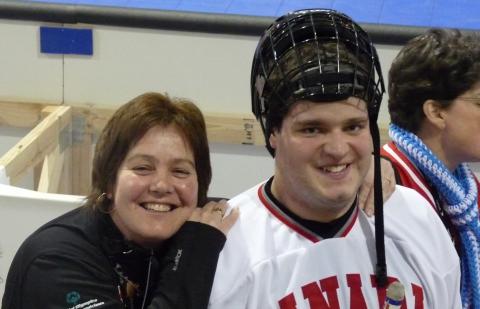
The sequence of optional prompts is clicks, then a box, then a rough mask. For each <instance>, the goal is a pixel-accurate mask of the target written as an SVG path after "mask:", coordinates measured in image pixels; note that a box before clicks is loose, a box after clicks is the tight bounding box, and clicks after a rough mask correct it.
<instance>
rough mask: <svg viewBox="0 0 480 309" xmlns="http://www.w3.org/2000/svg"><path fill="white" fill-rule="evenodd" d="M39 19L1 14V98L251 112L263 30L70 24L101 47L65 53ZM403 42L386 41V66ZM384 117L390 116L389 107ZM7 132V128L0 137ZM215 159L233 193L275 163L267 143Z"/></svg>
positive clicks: (221, 190)
mask: <svg viewBox="0 0 480 309" xmlns="http://www.w3.org/2000/svg"><path fill="white" fill-rule="evenodd" d="M48 25H51V24H48ZM39 26H40V24H38V23H34V22H19V21H9V20H0V37H2V40H0V59H4V61H2V71H3V72H8V74H0V100H4V101H20V102H22V101H23V102H32V101H33V102H44V103H50V104H95V105H107V106H118V105H120V104H123V103H125V102H127V101H128V100H130V99H131V98H133V97H135V96H136V95H138V94H140V93H143V92H145V91H159V92H168V93H169V94H170V95H171V96H181V97H187V98H190V99H192V100H193V101H195V102H196V103H197V104H198V105H199V106H200V108H201V109H202V111H204V112H206V113H209V112H220V113H241V114H250V84H249V82H250V67H251V61H252V57H253V52H254V49H255V47H256V44H257V40H258V38H257V37H252V36H234V35H218V34H206V33H188V32H178V31H165V30H149V29H129V28H121V27H109V26H91V25H73V26H72V25H69V26H71V27H79V28H86V27H90V28H93V35H94V55H93V56H70V55H67V56H62V55H45V54H41V53H40V52H39V50H40V48H39ZM397 49H398V48H397V47H394V46H379V52H380V57H381V60H382V64H383V65H384V68H385V71H386V70H387V69H388V64H389V63H390V61H391V59H392V57H393V56H394V55H395V54H396V52H397ZM381 121H382V122H384V123H387V122H388V116H387V113H386V109H385V108H383V109H382V112H381ZM4 135H8V134H6V133H4V130H3V129H2V128H0V144H3V138H4V137H3V136H4ZM1 150H2V149H1V148H0V154H2V153H3V152H1ZM3 151H5V150H3ZM212 162H213V169H214V176H213V184H212V187H211V191H210V194H211V195H215V196H232V195H233V194H235V192H239V191H241V190H243V189H245V188H246V187H248V186H249V185H253V184H255V183H257V182H258V181H260V180H262V179H264V178H266V177H268V176H269V175H270V174H271V171H272V167H273V163H272V162H271V159H270V157H269V155H268V153H267V152H266V150H264V149H263V147H255V146H240V145H212ZM232 162H234V163H233V164H232Z"/></svg>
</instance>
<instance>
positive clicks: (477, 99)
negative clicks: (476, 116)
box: [457, 97, 480, 106]
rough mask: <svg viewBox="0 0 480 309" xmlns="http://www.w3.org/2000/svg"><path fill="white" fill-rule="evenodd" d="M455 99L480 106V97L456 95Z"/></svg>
mask: <svg viewBox="0 0 480 309" xmlns="http://www.w3.org/2000/svg"><path fill="white" fill-rule="evenodd" d="M457 99H460V100H463V101H467V102H472V103H473V104H475V105H478V106H480V97H458V98H457Z"/></svg>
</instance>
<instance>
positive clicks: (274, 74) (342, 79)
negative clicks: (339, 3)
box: [250, 9, 387, 286]
mask: <svg viewBox="0 0 480 309" xmlns="http://www.w3.org/2000/svg"><path fill="white" fill-rule="evenodd" d="M250 87H251V95H252V111H253V113H254V114H255V117H256V118H257V120H258V121H259V122H260V124H261V126H262V130H263V133H264V135H265V142H266V146H267V149H268V151H269V152H270V154H272V155H275V152H274V149H272V147H271V146H270V143H269V137H270V134H271V133H272V131H273V129H274V128H279V127H280V126H281V123H282V121H283V118H284V117H285V115H286V114H287V113H288V110H289V109H290V106H292V104H293V103H295V102H296V101H299V100H309V101H313V102H319V103H322V102H332V101H338V100H343V99H346V98H348V97H350V96H353V97H358V98H360V99H362V100H364V101H365V102H366V103H367V107H368V114H369V121H370V132H371V134H372V141H373V153H374V170H375V173H374V175H375V176H374V202H375V242H376V244H375V245H376V254H377V268H376V275H377V284H378V286H386V284H387V267H386V261H385V243H384V235H383V234H384V228H383V197H382V183H381V171H380V134H379V130H378V125H377V117H378V112H379V109H380V103H381V101H382V96H383V94H384V92H385V86H384V82H383V77H382V71H381V68H380V61H379V59H378V55H377V51H376V49H375V47H374V46H373V43H372V41H371V40H370V38H369V36H368V34H367V33H366V32H365V31H364V30H363V29H362V28H361V27H360V26H359V25H358V24H357V23H355V22H354V21H353V20H352V19H351V18H350V17H348V16H347V15H345V14H342V13H340V12H337V11H334V10H327V9H306V10H299V11H294V12H291V13H289V14H287V15H284V16H282V17H279V18H278V19H277V20H276V21H275V22H274V23H273V24H271V25H270V26H269V27H268V28H267V29H266V30H265V32H264V33H263V35H262V37H261V38H260V41H259V43H258V45H257V49H256V51H255V55H254V58H253V64H252V73H251V79H250Z"/></svg>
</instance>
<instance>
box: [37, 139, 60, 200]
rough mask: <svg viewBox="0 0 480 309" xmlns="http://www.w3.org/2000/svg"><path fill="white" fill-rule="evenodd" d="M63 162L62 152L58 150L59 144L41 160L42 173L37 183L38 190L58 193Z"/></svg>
mask: <svg viewBox="0 0 480 309" xmlns="http://www.w3.org/2000/svg"><path fill="white" fill-rule="evenodd" d="M63 162H64V155H63V152H61V150H60V144H57V146H56V147H55V149H54V150H53V151H52V152H51V153H49V154H47V155H46V157H45V159H44V160H43V168H42V173H41V175H40V180H39V183H38V188H37V191H38V192H48V193H59V188H60V182H61V181H62V180H61V179H60V178H61V175H62V170H63V168H64V166H63Z"/></svg>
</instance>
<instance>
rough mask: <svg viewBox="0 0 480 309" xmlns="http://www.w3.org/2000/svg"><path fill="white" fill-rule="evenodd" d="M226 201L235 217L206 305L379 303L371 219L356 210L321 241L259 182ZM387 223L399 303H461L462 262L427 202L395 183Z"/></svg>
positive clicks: (448, 308)
mask: <svg viewBox="0 0 480 309" xmlns="http://www.w3.org/2000/svg"><path fill="white" fill-rule="evenodd" d="M229 204H230V206H232V207H239V209H240V218H239V220H238V221H237V223H236V224H235V225H234V227H233V228H232V230H231V231H230V232H229V234H228V239H227V242H226V244H225V247H224V249H223V251H222V253H221V255H220V259H219V263H218V267H217V271H216V275H215V281H214V286H213V290H212V294H211V298H210V304H209V308H211V309H243V308H252V309H253V308H255V309H267V308H281V309H307V308H308V309H333V308H352V309H363V308H383V304H384V302H385V294H386V293H385V289H384V288H379V289H377V288H376V281H375V275H374V274H375V271H374V269H375V261H376V255H375V240H374V229H375V227H374V219H373V218H368V217H366V216H365V215H364V213H363V212H362V211H359V210H358V209H355V211H354V212H353V214H352V215H351V218H350V219H349V220H348V221H347V223H346V224H345V225H344V227H343V228H342V230H341V231H340V232H339V233H338V234H337V236H336V237H334V238H330V239H322V238H321V237H319V236H318V235H315V234H314V233H312V232H311V231H309V230H308V229H306V228H305V227H303V226H301V225H300V224H299V223H298V222H296V221H295V220H293V219H292V218H290V217H288V216H286V214H285V213H283V212H282V211H281V210H280V209H279V208H278V207H277V206H276V205H275V204H274V203H273V202H272V201H271V200H269V199H268V198H267V196H266V195H265V191H264V184H260V185H257V186H255V187H254V188H252V189H250V190H248V191H246V192H244V193H242V194H240V195H238V196H236V197H235V198H233V199H232V200H230V201H229ZM384 220H385V252H386V259H387V272H388V276H389V280H391V281H393V280H398V281H400V282H401V283H402V284H403V285H404V287H405V300H404V302H403V304H402V307H401V308H402V309H407V308H411V309H422V308H434V309H457V308H461V300H460V266H459V259H458V256H457V253H456V251H455V249H454V247H453V244H452V242H451V239H450V237H449V235H448V233H447V231H446V230H445V228H444V226H443V224H442V222H441V221H440V219H439V218H438V215H437V214H436V213H435V211H434V210H433V209H432V207H431V206H430V205H429V204H428V202H427V201H426V200H425V199H423V198H422V197H421V196H420V195H419V194H418V193H417V192H415V191H414V190H411V189H408V188H404V187H400V186H397V188H396V190H395V192H394V193H393V194H392V196H391V197H390V198H389V199H388V200H387V201H386V202H385V204H384Z"/></svg>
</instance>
